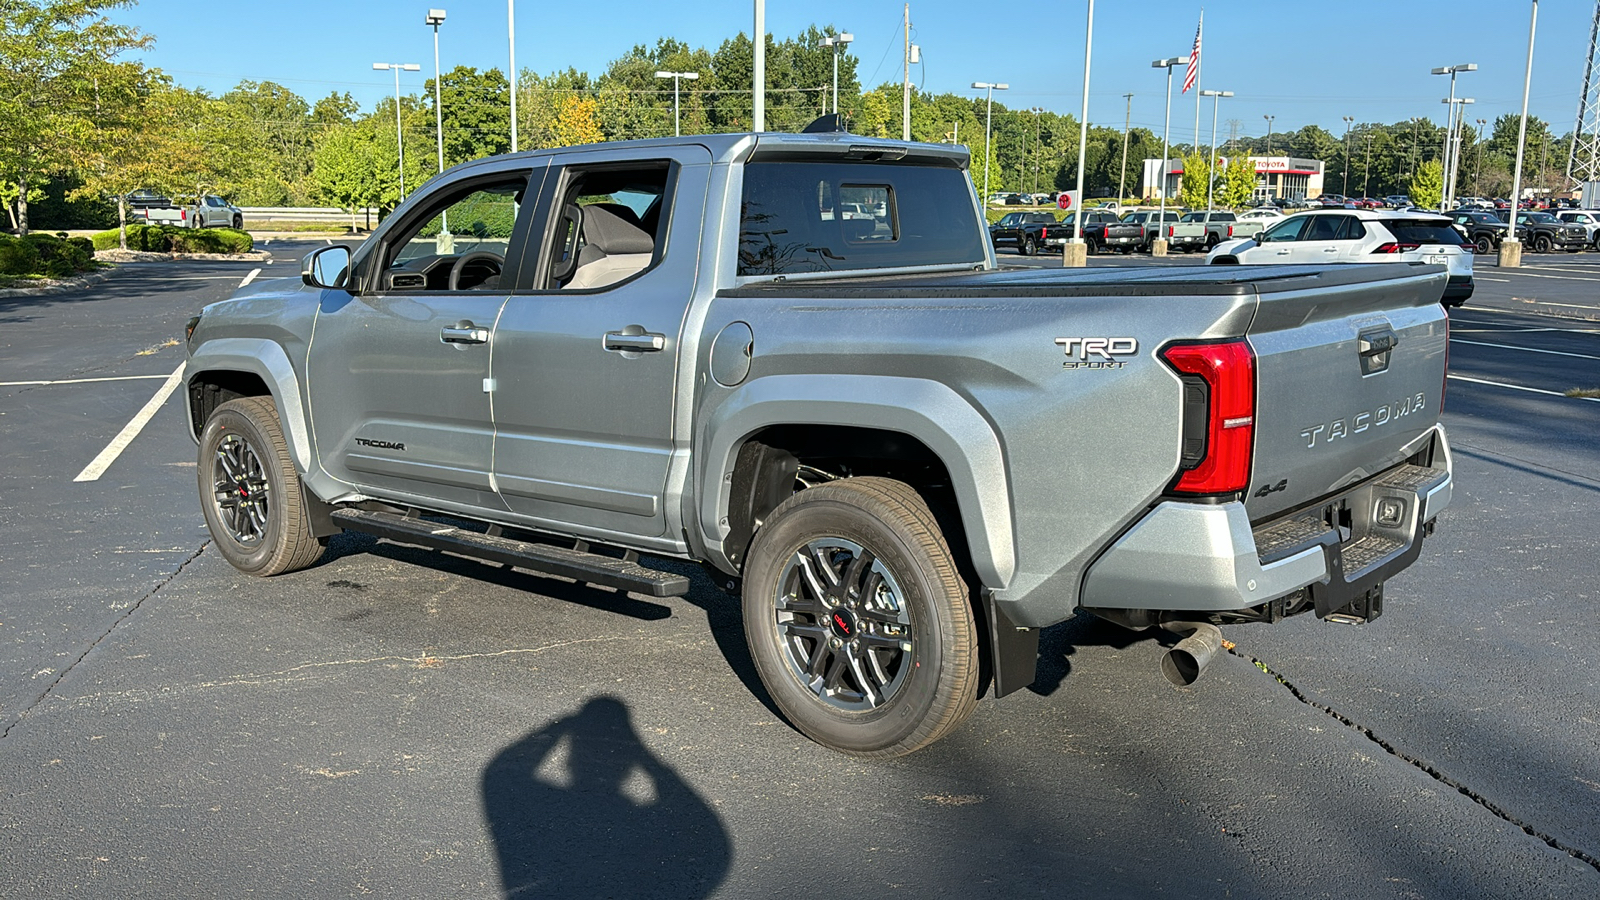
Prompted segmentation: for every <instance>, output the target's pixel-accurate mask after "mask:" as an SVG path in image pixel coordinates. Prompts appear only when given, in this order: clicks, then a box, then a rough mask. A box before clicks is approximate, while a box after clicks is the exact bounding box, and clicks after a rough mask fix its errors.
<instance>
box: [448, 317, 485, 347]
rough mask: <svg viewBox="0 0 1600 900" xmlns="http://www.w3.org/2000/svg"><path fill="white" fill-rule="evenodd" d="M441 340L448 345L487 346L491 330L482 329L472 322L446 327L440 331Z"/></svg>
mask: <svg viewBox="0 0 1600 900" xmlns="http://www.w3.org/2000/svg"><path fill="white" fill-rule="evenodd" d="M439 340H440V341H442V342H444V343H446V344H487V343H489V329H487V328H480V327H478V326H477V325H474V324H472V323H471V322H463V323H461V324H460V325H446V326H445V327H443V328H441V329H439Z"/></svg>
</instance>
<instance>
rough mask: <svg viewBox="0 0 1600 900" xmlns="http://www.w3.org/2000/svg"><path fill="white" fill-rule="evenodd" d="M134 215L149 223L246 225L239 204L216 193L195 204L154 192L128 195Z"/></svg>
mask: <svg viewBox="0 0 1600 900" xmlns="http://www.w3.org/2000/svg"><path fill="white" fill-rule="evenodd" d="M128 207H129V210H128V211H129V216H130V218H133V219H137V220H139V221H142V222H144V223H146V224H149V225H176V226H178V227H180V228H243V227H244V213H243V212H242V211H240V209H239V208H238V207H237V206H234V205H233V204H232V203H229V202H228V201H226V200H224V199H222V198H221V197H218V196H216V195H214V194H203V195H201V197H200V198H199V199H198V200H197V201H195V202H194V203H189V204H179V203H173V202H172V200H171V199H169V198H167V197H163V196H161V195H160V194H157V193H155V192H153V191H135V192H134V193H132V194H129V195H128Z"/></svg>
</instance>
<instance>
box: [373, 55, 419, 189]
mask: <svg viewBox="0 0 1600 900" xmlns="http://www.w3.org/2000/svg"><path fill="white" fill-rule="evenodd" d="M372 68H373V69H375V70H377V71H379V72H382V71H384V70H389V69H392V70H393V71H394V138H395V147H396V148H397V149H398V152H399V156H400V199H401V200H404V199H405V198H406V134H405V131H404V130H403V129H402V128H401V127H400V72H401V70H404V71H407V72H420V71H422V66H420V65H418V64H417V63H373V64H372Z"/></svg>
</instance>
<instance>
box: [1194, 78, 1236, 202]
mask: <svg viewBox="0 0 1600 900" xmlns="http://www.w3.org/2000/svg"><path fill="white" fill-rule="evenodd" d="M1200 96H1202V97H1210V98H1211V158H1210V159H1209V160H1207V164H1206V168H1207V170H1208V171H1207V172H1206V224H1207V225H1208V226H1209V225H1210V224H1211V197H1212V188H1214V187H1215V186H1216V184H1217V105H1218V104H1220V103H1221V102H1222V98H1223V97H1232V96H1233V91H1201V92H1200Z"/></svg>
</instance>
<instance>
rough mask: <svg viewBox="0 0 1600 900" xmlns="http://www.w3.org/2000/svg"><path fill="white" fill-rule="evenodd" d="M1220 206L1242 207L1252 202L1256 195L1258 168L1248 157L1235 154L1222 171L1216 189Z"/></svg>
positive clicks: (1217, 201)
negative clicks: (1251, 199)
mask: <svg viewBox="0 0 1600 900" xmlns="http://www.w3.org/2000/svg"><path fill="white" fill-rule="evenodd" d="M1216 192H1217V193H1216V203H1217V205H1218V206H1230V207H1240V206H1245V205H1246V204H1248V203H1249V202H1250V198H1251V197H1253V196H1255V193H1256V166H1255V163H1252V162H1251V161H1250V158H1249V157H1248V156H1245V155H1244V154H1242V153H1237V154H1234V156H1233V158H1232V159H1229V160H1228V165H1227V168H1225V169H1223V170H1222V174H1221V176H1220V178H1219V179H1218V183H1217V187H1216Z"/></svg>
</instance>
